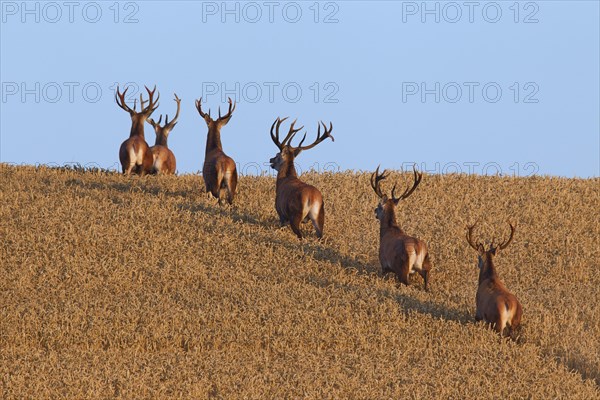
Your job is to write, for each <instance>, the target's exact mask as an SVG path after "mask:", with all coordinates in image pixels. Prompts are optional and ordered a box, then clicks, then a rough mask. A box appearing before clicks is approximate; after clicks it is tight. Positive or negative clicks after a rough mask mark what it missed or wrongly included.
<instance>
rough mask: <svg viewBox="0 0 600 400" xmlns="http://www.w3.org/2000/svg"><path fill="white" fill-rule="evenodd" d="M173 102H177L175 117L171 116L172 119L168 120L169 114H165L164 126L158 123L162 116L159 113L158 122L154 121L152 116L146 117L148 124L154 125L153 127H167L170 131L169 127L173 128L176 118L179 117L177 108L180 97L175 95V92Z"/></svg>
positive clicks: (179, 106) (178, 108) (178, 107)
mask: <svg viewBox="0 0 600 400" xmlns="http://www.w3.org/2000/svg"><path fill="white" fill-rule="evenodd" d="M175 102H176V103H177V112H176V113H175V118H173V120H172V121H171V122H169V114H167V115H166V117H165V125H164V126H161V125H160V123H161V121H162V117H163V116H162V114H161V115H160V118H159V119H158V122H155V121H154V119H153V118H150V117H148V119H147V121H148V122H149V123H150V125H152V126H153V127H154V129H156V128H157V127H159V128H167V130H168V131H170V130H171V129H173V128H174V127H175V124H177V119H178V118H179V110H180V109H181V99H180V98H179V97H177V94H175Z"/></svg>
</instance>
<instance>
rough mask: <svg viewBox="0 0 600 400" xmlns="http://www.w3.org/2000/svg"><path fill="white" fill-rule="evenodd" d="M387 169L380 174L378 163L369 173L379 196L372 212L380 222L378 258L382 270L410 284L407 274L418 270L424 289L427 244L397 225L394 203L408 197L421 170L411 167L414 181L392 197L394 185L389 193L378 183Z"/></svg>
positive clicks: (428, 261) (427, 265)
mask: <svg viewBox="0 0 600 400" xmlns="http://www.w3.org/2000/svg"><path fill="white" fill-rule="evenodd" d="M385 173H386V171H383V173H381V174H379V167H377V170H376V171H375V172H374V173H373V175H372V176H371V187H372V188H373V190H374V191H375V193H376V194H377V195H378V196H379V198H380V202H379V205H378V206H377V208H376V209H375V216H376V218H377V219H378V220H379V222H380V228H379V262H380V263H381V272H382V274H386V273H387V272H393V273H395V274H396V277H397V279H398V280H399V281H400V282H401V283H403V284H405V285H408V284H409V280H408V276H409V275H410V274H413V273H415V272H418V273H419V274H420V275H421V276H422V277H423V280H424V282H425V290H428V289H429V272H430V270H431V261H430V260H429V253H428V251H427V245H426V244H425V242H424V241H422V240H419V239H417V238H415V237H412V236H408V235H407V234H406V233H405V232H404V231H403V230H402V228H401V227H400V226H399V225H398V222H397V220H396V206H397V205H398V202H399V201H400V200H402V199H405V198H407V197H408V196H410V194H411V193H412V192H413V191H414V190H415V189H416V188H417V186H418V185H419V183H420V182H421V179H422V174H417V171H416V170H414V184H413V186H412V188H407V189H406V190H405V191H404V193H403V194H402V195H401V196H400V197H395V195H394V193H395V190H396V186H395V185H394V188H393V190H392V197H391V198H388V196H387V195H385V194H383V193H382V191H381V186H380V183H381V181H382V180H383V179H385V178H387V175H386V174H385Z"/></svg>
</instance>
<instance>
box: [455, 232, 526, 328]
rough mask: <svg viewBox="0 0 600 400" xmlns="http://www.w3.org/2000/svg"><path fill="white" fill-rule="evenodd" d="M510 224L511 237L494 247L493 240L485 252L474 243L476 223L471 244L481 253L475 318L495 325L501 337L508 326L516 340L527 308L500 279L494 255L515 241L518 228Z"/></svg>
mask: <svg viewBox="0 0 600 400" xmlns="http://www.w3.org/2000/svg"><path fill="white" fill-rule="evenodd" d="M509 225H510V237H509V238H508V239H507V240H506V241H504V242H503V243H500V244H499V245H498V246H494V241H492V243H491V244H490V247H489V249H488V250H485V247H484V246H483V244H482V243H479V242H478V243H474V242H473V229H474V228H475V224H474V225H472V226H469V227H467V242H468V243H469V245H470V246H471V247H472V248H473V249H475V251H477V253H478V261H477V266H478V267H479V287H478V288H477V295H476V296H475V303H476V307H477V308H476V311H475V319H476V320H477V321H481V320H484V321H485V322H487V323H488V324H492V326H493V327H494V329H495V330H496V332H498V333H500V335H503V334H504V330H505V328H507V327H508V331H509V335H510V336H511V337H512V336H513V334H514V333H515V330H516V329H517V328H518V327H519V325H520V323H521V315H522V314H523V309H522V308H521V304H520V303H519V300H517V298H516V297H515V296H514V295H513V294H512V293H510V292H509V291H508V289H506V286H504V283H502V281H501V280H500V277H498V273H497V272H496V267H495V266H494V263H493V256H495V255H496V252H497V251H498V250H504V249H505V248H506V247H507V246H508V245H509V244H510V242H511V241H512V238H513V235H514V233H515V228H514V227H513V226H512V224H509Z"/></svg>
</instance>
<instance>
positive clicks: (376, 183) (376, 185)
mask: <svg viewBox="0 0 600 400" xmlns="http://www.w3.org/2000/svg"><path fill="white" fill-rule="evenodd" d="M413 173H414V183H413V185H412V187H410V186H408V187H407V188H406V190H405V191H404V193H402V194H401V195H400V196H399V197H396V185H395V184H394V187H393V188H392V197H388V196H387V195H386V194H383V192H382V191H381V181H382V180H384V179H386V178H387V177H388V176H389V173H388V174H386V171H385V170H384V171H383V172H382V173H381V174H380V173H379V166H378V167H377V169H376V170H375V172H374V173H373V175H371V187H372V188H373V190H374V191H375V194H377V196H378V197H379V200H380V201H379V205H378V206H377V208H376V209H375V217H376V218H377V219H378V220H380V221H382V220H383V217H384V214H386V213H388V214H389V213H392V214H393V212H394V209H395V207H396V205H397V204H398V203H399V202H400V200H404V199H406V198H407V197H408V196H410V195H411V194H412V192H414V191H415V189H416V188H417V186H419V183H421V179H423V173H418V172H417V169H416V168H415V166H414V165H413Z"/></svg>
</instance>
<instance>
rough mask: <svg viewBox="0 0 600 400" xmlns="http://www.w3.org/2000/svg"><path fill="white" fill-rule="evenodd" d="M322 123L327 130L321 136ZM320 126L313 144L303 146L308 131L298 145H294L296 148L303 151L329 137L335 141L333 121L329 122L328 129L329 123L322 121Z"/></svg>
mask: <svg viewBox="0 0 600 400" xmlns="http://www.w3.org/2000/svg"><path fill="white" fill-rule="evenodd" d="M321 125H323V128H324V130H325V132H324V133H323V136H321ZM318 126H319V128H318V130H317V138H316V139H315V141H314V142H313V144H310V145H308V146H304V147H302V143H304V139H306V133H305V134H304V137H303V138H302V140H301V141H300V143H299V144H298V146H297V147H294V150H297V151H302V150H308V149H312V148H313V147H315V146H316V145H318V144H319V143H321V142H322V141H324V140H325V139H327V138H331V141H332V142H334V141H335V139H334V138H333V136H332V135H331V131H332V130H333V123H331V122H330V123H329V129H327V125H325V123H324V122H323V121H320V122H319V125H318ZM300 129H302V128H300ZM300 129H298V130H300Z"/></svg>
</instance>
